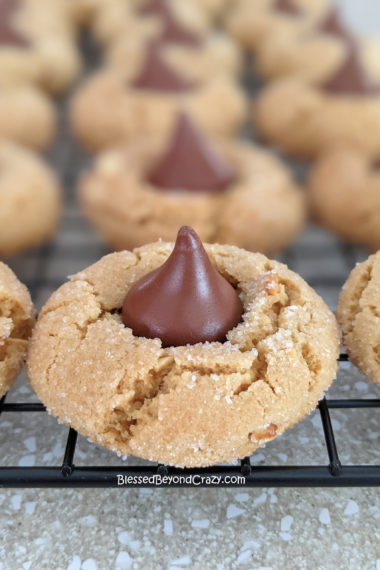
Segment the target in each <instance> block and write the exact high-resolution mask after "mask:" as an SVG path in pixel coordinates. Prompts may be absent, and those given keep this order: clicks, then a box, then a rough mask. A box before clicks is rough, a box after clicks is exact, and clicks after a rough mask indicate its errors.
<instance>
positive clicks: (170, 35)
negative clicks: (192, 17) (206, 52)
mask: <svg viewBox="0 0 380 570" xmlns="http://www.w3.org/2000/svg"><path fill="white" fill-rule="evenodd" d="M159 39H160V40H161V41H162V42H168V43H177V44H184V45H188V46H192V47H200V46H201V45H202V38H201V37H200V36H199V35H198V34H197V33H195V32H193V31H192V30H189V29H187V28H185V27H184V26H182V24H180V23H179V22H178V21H177V20H176V19H175V18H174V16H173V15H172V14H171V13H168V14H167V15H166V16H165V18H164V23H163V30H162V33H161V36H160V38H159Z"/></svg>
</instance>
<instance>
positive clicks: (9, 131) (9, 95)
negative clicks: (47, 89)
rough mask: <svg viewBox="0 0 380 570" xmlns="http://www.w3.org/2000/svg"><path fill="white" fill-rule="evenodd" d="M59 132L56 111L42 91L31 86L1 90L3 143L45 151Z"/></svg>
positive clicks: (0, 107) (0, 105) (0, 125)
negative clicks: (4, 140) (12, 143)
mask: <svg viewBox="0 0 380 570" xmlns="http://www.w3.org/2000/svg"><path fill="white" fill-rule="evenodd" d="M56 129H57V127H56V111H55V107H54V105H53V103H52V102H51V101H50V99H49V98H48V97H47V96H46V95H44V94H43V93H42V92H41V91H39V90H38V89H36V88H35V87H33V86H28V85H24V86H21V85H20V86H18V87H4V88H2V89H0V139H9V140H11V141H14V142H16V143H20V144H22V145H24V146H27V147H30V148H33V149H36V150H42V149H45V148H47V147H48V146H49V145H50V144H51V142H52V140H53V138H54V136H55V134H56Z"/></svg>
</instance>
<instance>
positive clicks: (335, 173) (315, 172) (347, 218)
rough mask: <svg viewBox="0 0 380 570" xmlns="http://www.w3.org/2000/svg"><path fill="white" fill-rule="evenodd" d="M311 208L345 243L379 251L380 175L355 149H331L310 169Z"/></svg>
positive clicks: (374, 165) (364, 156)
mask: <svg viewBox="0 0 380 570" xmlns="http://www.w3.org/2000/svg"><path fill="white" fill-rule="evenodd" d="M309 196H310V202H311V208H312V210H313V212H314V213H315V215H316V217H317V218H318V220H319V221H320V222H321V223H322V224H323V225H324V226H325V227H326V228H327V229H329V230H331V231H332V232H334V233H336V234H337V235H338V236H340V237H341V238H343V239H344V240H348V241H351V242H354V243H357V244H361V245H364V246H366V247H368V248H369V249H370V250H377V249H379V248H380V171H379V169H378V168H377V166H376V164H373V162H371V161H370V160H369V159H368V157H367V156H366V155H365V154H363V152H361V151H360V150H357V149H355V148H347V147H343V148H334V149H331V150H330V151H328V152H327V153H326V154H325V155H323V156H322V157H321V158H320V160H319V161H318V162H317V163H316V164H315V166H314V167H313V169H312V171H311V174H310V179H309Z"/></svg>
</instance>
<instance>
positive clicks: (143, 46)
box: [104, 26, 243, 82]
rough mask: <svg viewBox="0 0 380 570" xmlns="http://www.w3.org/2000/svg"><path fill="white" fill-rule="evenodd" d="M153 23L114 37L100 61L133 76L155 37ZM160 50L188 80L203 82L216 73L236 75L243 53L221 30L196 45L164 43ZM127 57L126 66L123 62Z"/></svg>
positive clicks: (127, 75) (170, 63)
mask: <svg viewBox="0 0 380 570" xmlns="http://www.w3.org/2000/svg"><path fill="white" fill-rule="evenodd" d="M156 35H157V34H156V27H153V28H152V27H147V26H144V29H141V28H139V27H137V26H134V27H133V31H131V32H130V33H128V34H124V35H122V36H119V37H117V38H116V39H115V40H114V41H113V42H111V44H110V45H109V47H108V48H107V49H106V53H105V57H104V63H105V65H106V66H107V67H110V68H111V69H113V70H115V71H116V72H118V73H119V74H121V75H122V76H123V77H125V78H126V80H132V79H133V78H134V77H136V76H137V74H138V73H139V71H140V70H141V68H142V66H143V65H144V59H145V57H146V53H147V49H149V42H150V41H152V40H154V38H155V37H156ZM160 52H161V54H162V56H163V58H164V59H165V61H167V62H168V64H169V65H170V66H171V67H173V69H175V70H177V71H178V72H179V73H181V74H182V75H183V76H184V77H186V78H187V79H189V80H190V81H196V82H205V81H207V80H208V79H209V78H210V77H215V76H218V75H222V76H223V75H227V76H235V77H236V76H238V75H239V74H240V73H241V71H242V68H243V54H242V51H241V49H240V48H239V47H238V46H237V45H236V43H235V42H234V41H233V40H231V39H229V38H228V36H226V35H225V34H223V33H220V32H213V33H208V34H207V35H205V36H204V37H202V40H201V43H200V45H199V46H197V47H194V46H192V47H189V46H188V45H184V44H181V43H174V42H173V43H167V44H163V45H162V46H161V47H160ZM126 61H128V66H126V65H125V62H126Z"/></svg>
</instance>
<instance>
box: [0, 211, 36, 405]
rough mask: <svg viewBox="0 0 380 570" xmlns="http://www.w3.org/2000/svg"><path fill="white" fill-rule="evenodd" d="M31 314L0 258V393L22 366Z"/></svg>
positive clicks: (19, 287) (22, 290) (26, 298)
mask: <svg viewBox="0 0 380 570" xmlns="http://www.w3.org/2000/svg"><path fill="white" fill-rule="evenodd" d="M0 212H1V210H0ZM0 215H1V214H0ZM34 314H35V311H34V306H33V303H32V300H31V298H30V295H29V292H28V290H27V288H26V287H25V285H23V284H22V283H21V282H20V281H19V280H18V279H17V277H16V275H15V274H14V273H13V271H11V269H10V268H9V267H8V266H7V265H5V263H2V262H1V261H0V397H1V396H3V395H4V394H5V393H6V392H7V391H8V389H9V388H10V386H11V385H12V384H13V382H14V380H15V379H16V378H17V375H18V373H19V372H20V370H21V368H22V365H23V362H24V359H25V356H26V351H27V347H28V339H29V337H30V335H31V333H32V328H33V325H34Z"/></svg>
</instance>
